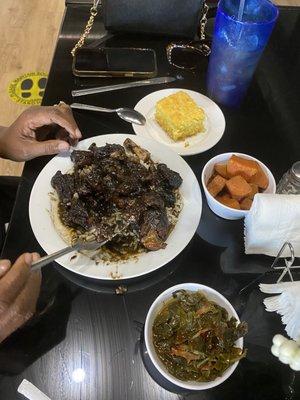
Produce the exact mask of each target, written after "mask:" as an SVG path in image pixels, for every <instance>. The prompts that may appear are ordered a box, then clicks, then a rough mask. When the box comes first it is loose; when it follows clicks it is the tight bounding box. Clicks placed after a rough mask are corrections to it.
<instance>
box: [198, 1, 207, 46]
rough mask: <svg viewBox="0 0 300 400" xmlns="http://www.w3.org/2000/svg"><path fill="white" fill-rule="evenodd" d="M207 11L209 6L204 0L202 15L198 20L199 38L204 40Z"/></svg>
mask: <svg viewBox="0 0 300 400" xmlns="http://www.w3.org/2000/svg"><path fill="white" fill-rule="evenodd" d="M208 11H209V6H208V4H207V3H206V1H204V4H203V15H202V18H201V20H200V35H199V36H200V40H205V29H206V24H207V13H208Z"/></svg>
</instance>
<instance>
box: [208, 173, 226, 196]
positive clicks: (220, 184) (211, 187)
mask: <svg viewBox="0 0 300 400" xmlns="http://www.w3.org/2000/svg"><path fill="white" fill-rule="evenodd" d="M225 184H226V179H224V178H223V177H222V176H220V175H216V176H215V177H214V178H213V179H212V180H211V181H210V182H209V183H208V185H207V190H208V191H209V193H210V194H211V195H212V196H213V197H216V195H217V194H218V193H220V192H221V190H223V188H224V187H225Z"/></svg>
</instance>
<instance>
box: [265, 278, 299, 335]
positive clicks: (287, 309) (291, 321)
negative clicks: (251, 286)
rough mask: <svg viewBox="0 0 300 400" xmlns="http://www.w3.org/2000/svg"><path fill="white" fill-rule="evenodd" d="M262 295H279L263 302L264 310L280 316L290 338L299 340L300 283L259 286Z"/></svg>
mask: <svg viewBox="0 0 300 400" xmlns="http://www.w3.org/2000/svg"><path fill="white" fill-rule="evenodd" d="M259 288H260V290H261V291H262V292H263V293H268V294H271V293H277V294H278V293H279V295H278V296H271V297H267V298H266V299H265V300H264V305H265V307H266V310H267V311H269V312H273V311H275V312H277V313H278V314H280V315H281V320H282V323H283V324H284V325H286V326H285V330H286V332H287V334H288V335H289V337H290V338H292V339H294V340H300V281H297V282H281V283H275V284H264V283H261V284H260V285H259Z"/></svg>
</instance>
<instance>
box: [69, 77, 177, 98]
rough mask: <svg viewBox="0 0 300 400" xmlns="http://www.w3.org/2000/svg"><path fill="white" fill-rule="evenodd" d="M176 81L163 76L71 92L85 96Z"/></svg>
mask: <svg viewBox="0 0 300 400" xmlns="http://www.w3.org/2000/svg"><path fill="white" fill-rule="evenodd" d="M176 79H177V78H175V77H173V76H163V77H160V78H151V79H145V80H143V81H136V82H129V83H121V84H119V85H109V86H100V87H94V88H89V89H80V90H72V96H73V97H78V96H87V95H89V94H96V93H103V92H110V91H112V90H121V89H127V88H132V87H138V86H148V85H159V84H162V83H170V82H174V81H175V80H176Z"/></svg>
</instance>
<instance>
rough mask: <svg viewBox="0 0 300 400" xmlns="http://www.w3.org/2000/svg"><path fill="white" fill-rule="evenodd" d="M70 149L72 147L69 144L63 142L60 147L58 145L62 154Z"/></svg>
mask: <svg viewBox="0 0 300 400" xmlns="http://www.w3.org/2000/svg"><path fill="white" fill-rule="evenodd" d="M69 148H70V145H69V144H68V143H67V142H62V143H59V145H58V150H59V151H60V152H63V151H68V150H69Z"/></svg>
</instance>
